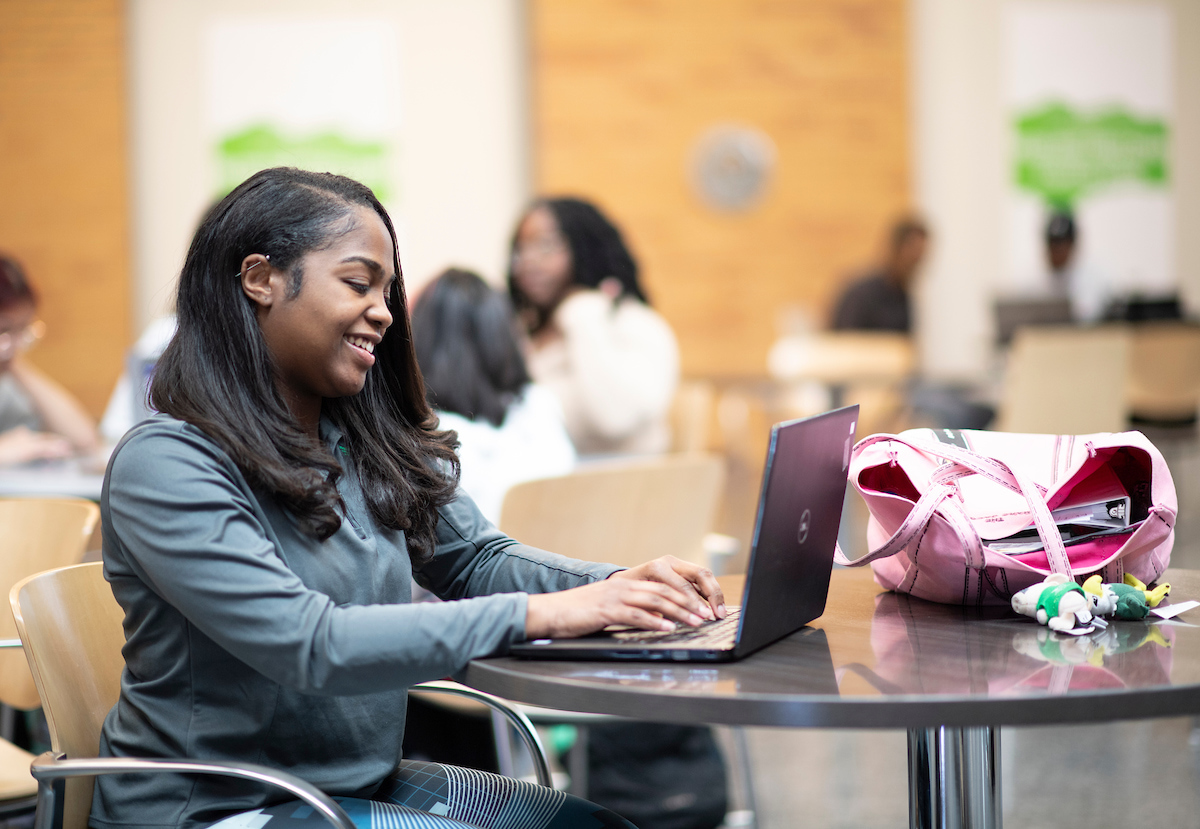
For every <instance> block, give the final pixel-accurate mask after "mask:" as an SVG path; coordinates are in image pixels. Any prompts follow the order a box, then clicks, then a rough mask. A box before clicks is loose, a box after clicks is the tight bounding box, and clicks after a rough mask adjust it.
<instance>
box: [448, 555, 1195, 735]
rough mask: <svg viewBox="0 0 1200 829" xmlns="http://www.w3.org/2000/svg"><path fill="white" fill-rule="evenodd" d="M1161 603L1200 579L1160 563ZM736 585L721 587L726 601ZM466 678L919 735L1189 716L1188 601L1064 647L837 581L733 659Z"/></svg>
mask: <svg viewBox="0 0 1200 829" xmlns="http://www.w3.org/2000/svg"><path fill="white" fill-rule="evenodd" d="M1165 578H1166V580H1167V581H1170V582H1171V584H1172V585H1173V588H1172V591H1171V599H1172V600H1174V601H1177V602H1178V601H1183V600H1186V599H1192V598H1200V571H1191V570H1170V571H1168V572H1167V574H1166V577H1165ZM739 591H740V587H739V585H738V584H737V583H736V582H732V581H730V580H727V588H726V592H727V596H728V597H729V598H730V600H731V601H736V599H735V598H734V597H735V596H737V595H738V593H739ZM465 680H466V682H467V684H469V685H472V686H474V687H476V688H480V689H482V690H485V691H488V692H491V693H495V694H498V695H500V696H504V697H508V698H510V699H515V700H518V701H521V702H527V703H531V704H534V705H544V706H550V707H557V708H563V709H568V710H579V711H592V712H597V713H605V714H618V715H623V716H629V717H636V718H639V719H652V720H665V721H671V722H708V723H725V724H741V725H780V726H814V727H839V728H843V727H844V728H921V727H928V726H933V725H954V726H961V725H1001V724H1034V723H1052V722H1088V721H1101V720H1116V719H1133V718H1141V717H1157V716H1175V715H1180V714H1188V713H1200V608H1198V609H1195V610H1191V611H1188V612H1186V613H1183V614H1181V615H1180V616H1179V617H1177V618H1176V619H1175V620H1173V623H1162V624H1153V625H1150V624H1145V623H1143V622H1114V623H1112V624H1111V625H1110V627H1109V629H1108V630H1107V631H1105V632H1097V633H1094V634H1091V635H1089V636H1085V637H1081V638H1076V637H1069V636H1064V635H1062V634H1056V633H1053V632H1051V631H1049V630H1048V629H1047V628H1044V627H1041V626H1040V625H1038V624H1037V623H1036V622H1034V621H1033V620H1032V619H1028V618H1026V617H1023V616H1019V615H1017V614H1015V613H1013V612H1012V611H1011V610H1009V609H1007V608H1004V607H999V608H983V609H976V608H963V607H957V606H949V605H939V604H933V603H931V602H925V601H922V600H920V599H913V598H910V597H908V596H902V595H898V594H895V593H890V592H885V591H883V590H881V588H879V587H878V586H877V585H876V584H875V583H874V581H873V579H872V577H871V573H870V571H869V570H865V569H864V570H837V571H835V572H834V574H833V581H832V585H831V587H830V595H829V602H828V604H827V607H826V611H825V614H824V615H823V616H822V617H821V618H820V619H818V620H816V621H815V622H814V623H813V624H812V625H810V626H809V627H807V628H804V629H803V630H801V631H799V632H797V633H795V634H793V635H792V636H789V637H787V638H785V639H783V640H780V641H779V642H776V643H775V644H773V645H771V646H769V647H767V648H765V649H764V650H762V651H759V652H758V653H755V654H753V655H751V656H750V657H748V658H746V659H744V660H741V661H740V662H735V663H726V664H721V665H713V664H711V663H709V664H694V663H689V664H673V663H661V662H659V663H654V662H616V663H614V662H608V663H599V662H551V661H545V662H542V661H531V660H518V659H513V658H500V659H488V660H478V661H476V662H473V663H472V664H471V665H470V666H469V667H468V669H467V672H466V676H465Z"/></svg>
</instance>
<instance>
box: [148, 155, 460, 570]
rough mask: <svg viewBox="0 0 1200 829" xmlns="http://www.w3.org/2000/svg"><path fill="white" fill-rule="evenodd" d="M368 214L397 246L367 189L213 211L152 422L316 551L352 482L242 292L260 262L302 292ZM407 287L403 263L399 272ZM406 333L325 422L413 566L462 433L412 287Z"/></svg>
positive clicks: (321, 191)
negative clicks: (449, 427) (278, 369)
mask: <svg viewBox="0 0 1200 829" xmlns="http://www.w3.org/2000/svg"><path fill="white" fill-rule="evenodd" d="M356 206H362V207H367V208H369V209H371V210H373V211H374V212H375V213H376V214H377V215H378V216H379V218H380V219H382V220H383V223H384V225H385V226H386V227H387V230H388V234H389V235H390V236H391V237H392V246H393V247H392V249H393V251H394V250H396V247H395V245H396V232H395V229H394V228H393V227H392V221H391V219H390V218H389V217H388V214H387V211H385V210H384V209H383V205H381V204H380V203H379V200H378V199H376V198H375V195H374V194H373V193H372V192H371V191H370V190H369V189H368V188H367V187H364V186H363V185H361V184H359V183H358V182H356V181H353V180H351V179H348V178H344V177H342V176H336V175H332V174H330V173H311V172H307V171H304V170H297V169H293V168H286V167H279V168H275V169H271V170H263V171H262V172H259V173H255V174H254V175H253V176H251V177H250V178H249V179H247V180H246V181H244V182H243V183H242V184H240V185H238V187H237V188H235V189H234V190H233V192H231V193H230V194H229V195H228V196H226V197H225V198H224V199H222V200H221V202H220V203H218V204H217V205H216V206H215V207H214V208H212V209H211V210H210V211H209V213H208V215H207V216H206V217H205V219H204V221H203V223H202V224H201V225H200V228H199V229H198V230H197V231H196V235H195V238H193V239H192V245H191V248H190V249H189V250H188V254H187V260H186V261H185V262H184V266H183V272H182V273H181V275H180V278H179V293H178V300H177V306H178V307H177V313H178V317H179V328H178V330H177V332H176V334H175V337H174V338H173V339H172V340H171V342H170V344H169V345H168V346H167V349H166V351H164V352H163V355H162V357H161V358H160V359H159V361H158V364H157V366H156V368H155V372H154V379H153V383H152V386H151V391H150V400H151V403H152V404H153V406H154V408H156V409H158V410H159V411H162V412H166V413H168V414H170V415H172V416H174V417H176V418H179V419H180V420H183V421H186V422H188V423H190V424H192V425H193V426H195V427H196V428H198V429H200V430H201V431H203V432H204V433H205V434H207V435H208V436H209V437H210V438H212V439H213V440H214V441H216V443H217V444H218V445H219V446H220V447H221V448H222V449H224V450H225V451H226V452H227V453H228V454H229V457H230V458H232V459H233V461H234V463H236V464H237V465H238V468H239V469H240V470H241V471H242V474H243V475H245V477H246V480H247V482H248V483H249V484H250V485H251V486H252V487H254V488H255V489H257V490H260V491H262V492H265V493H266V494H268V495H270V496H272V497H274V498H275V499H277V500H278V502H279V503H280V504H281V505H283V506H284V507H285V508H287V509H288V510H289V511H290V512H291V513H292V514H293V515H294V516H295V517H296V518H297V521H298V523H299V526H300V527H301V529H302V530H303V531H304V532H305V533H307V534H309V535H311V536H313V537H315V538H318V539H322V540H324V539H326V538H328V537H329V536H331V535H332V534H333V533H334V532H335V531H336V530H337V528H338V527H339V526H340V525H341V520H342V519H341V515H342V513H344V511H345V505H344V504H343V503H342V500H341V497H340V496H339V495H338V492H337V486H336V484H337V480H338V478H339V477H340V475H341V471H342V468H341V466H340V464H339V463H338V461H337V459H335V458H334V457H333V455H332V454H330V452H329V450H328V449H327V448H326V447H325V446H323V445H322V444H321V443H320V442H319V441H317V440H315V439H313V438H312V437H311V436H310V435H308V434H306V433H305V432H304V431H303V430H302V429H301V428H300V426H299V423H298V422H297V421H296V419H295V418H294V417H293V416H292V413H291V411H290V410H289V409H288V407H287V404H286V403H285V402H284V400H283V398H282V397H281V396H280V394H279V391H278V389H277V388H276V385H275V376H274V368H273V362H272V358H271V353H270V351H268V349H267V346H266V343H265V342H264V340H263V337H262V332H261V331H260V330H259V327H258V322H257V320H256V316H255V309H254V307H253V305H252V302H251V300H250V299H249V298H248V297H247V296H246V295H245V294H244V293H243V291H242V283H241V280H240V279H239V278H238V274H239V271H240V270H241V267H242V261H243V260H244V259H245V258H246V257H247V256H249V255H250V254H254V253H260V254H264V255H267V256H270V257H271V266H272V267H274V268H277V269H280V270H282V271H285V272H287V273H288V276H289V282H290V284H289V294H290V296H292V297H294V296H296V295H297V294H298V293H299V292H300V291H301V290H302V289H303V276H304V274H303V272H302V267H301V266H302V263H303V259H304V256H305V255H306V254H307V253H309V252H310V251H313V250H319V249H321V248H322V246H324V245H326V244H328V243H329V241H330V239H331V238H332V237H333V236H334V235H336V234H337V233H339V232H342V231H344V230H345V229H346V228H347V226H348V225H347V223H348V222H349V221H351V220H352V216H351V214H352V212H353V210H354V208H355V207H356ZM394 265H395V269H396V274H397V276H399V275H400V273H401V271H400V260H399V256H398V255H397V257H396V261H395V262H394ZM389 291H390V295H389V297H388V301H389V305H390V307H391V310H392V315H393V318H394V321H393V323H392V325H391V327H389V328H388V329H387V331H386V333H385V334H384V337H383V341H382V342H381V343H380V344H379V345H378V346H376V348H375V365H374V366H372V367H371V369H370V371H368V372H367V379H366V384H365V386H364V388H363V390H362V391H361V392H359V393H358V394H356V395H354V396H353V397H342V398H327V399H326V400H325V401H324V404H323V406H322V414H323V415H324V416H326V417H328V418H329V419H330V420H331V421H332V422H333V423H334V424H335V425H336V426H337V427H338V428H339V429H341V431H342V432H343V434H344V435H345V436H346V440H347V446H348V450H349V459H350V462H351V463H353V464H354V466H355V468H356V469H357V470H358V475H359V478H360V481H361V484H362V489H363V494H364V496H365V498H366V503H367V506H368V507H369V509H370V510H371V514H372V515H373V516H374V517H375V520H376V521H377V522H378V523H379V524H380V525H381V526H384V527H388V528H391V529H397V530H403V531H404V532H405V534H406V538H407V542H408V547H409V555H410V556H411V557H412V559H413V562H414V564H418V563H421V562H423V561H424V560H426V559H427V558H428V557H429V555H431V554H432V550H433V544H434V537H435V528H436V523H437V508H438V507H439V506H441V505H443V504H446V503H448V502H449V501H450V500H451V499H452V498H453V497H454V490H455V487H456V484H457V477H458V461H457V458H456V456H455V454H454V440H455V436H454V433H453V432H449V433H447V432H439V431H437V430H436V420H435V418H434V417H433V413H432V412H431V411H430V409H429V406H428V404H426V402H425V387H424V385H423V383H422V380H421V372H420V369H419V368H418V367H417V359H416V355H415V354H414V352H413V346H412V334H411V331H410V329H409V323H408V313H407V308H406V304H405V297H404V287H403V283H402V282H401V281H400V279H397V280H395V282H393V284H392V287H391V288H390V289H389Z"/></svg>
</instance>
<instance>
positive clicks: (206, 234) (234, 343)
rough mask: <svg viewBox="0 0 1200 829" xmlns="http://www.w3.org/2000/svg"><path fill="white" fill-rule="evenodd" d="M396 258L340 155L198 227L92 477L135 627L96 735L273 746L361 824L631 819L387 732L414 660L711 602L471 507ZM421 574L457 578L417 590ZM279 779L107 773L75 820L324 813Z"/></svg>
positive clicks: (126, 745)
mask: <svg viewBox="0 0 1200 829" xmlns="http://www.w3.org/2000/svg"><path fill="white" fill-rule="evenodd" d="M400 274H401V271H400V263H399V260H398V258H397V255H396V237H395V232H394V230H393V228H392V223H391V220H390V219H389V218H388V215H387V213H386V211H384V209H383V207H382V206H381V205H380V204H379V202H378V201H377V200H376V199H375V197H374V195H373V194H372V193H371V191H370V190H368V189H367V188H366V187H363V186H362V185H360V184H358V183H357V182H354V181H351V180H349V179H346V178H342V177H339V176H333V175H329V174H318V173H308V172H304V171H300V170H292V169H273V170H264V171H263V172H261V173H257V174H255V175H254V176H253V177H251V178H250V179H249V180H247V181H246V182H244V183H243V184H242V185H240V186H239V187H238V188H236V189H235V190H234V191H233V192H232V193H230V194H229V196H227V197H226V198H225V199H224V200H223V201H222V202H221V203H220V204H218V205H217V206H216V207H215V208H213V210H212V211H211V212H210V214H209V215H208V216H207V217H206V219H205V220H204V222H203V224H202V225H201V226H200V228H199V230H198V231H197V232H196V236H195V239H194V240H193V241H192V245H191V248H190V249H189V251H188V256H187V259H186V261H185V264H184V267H183V272H182V274H181V276H180V282H179V295H178V302H177V307H178V317H179V327H178V331H177V333H176V334H175V337H174V339H172V341H171V343H170V345H168V347H167V349H166V351H165V352H164V353H163V356H162V358H161V359H160V360H159V362H158V366H157V369H156V372H155V375H154V379H153V383H152V387H151V402H152V403H153V405H154V407H155V408H156V409H157V410H158V411H159V412H160V413H159V414H157V415H155V416H154V417H152V418H150V419H149V420H147V421H145V422H143V423H142V424H140V425H138V426H136V427H135V428H134V429H132V430H131V431H130V432H129V433H128V434H127V435H126V436H125V438H124V439H123V440H122V442H121V443H120V444H119V445H118V446H117V448H116V450H114V452H113V456H112V459H111V461H110V463H109V469H108V473H107V476H106V481H105V486H104V494H103V497H102V500H101V511H102V513H103V519H104V521H103V525H104V568H105V575H106V577H107V578H108V579H109V581H110V582H111V583H112V587H113V594H114V595H115V596H116V598H117V601H118V602H119V603H120V604H121V606H122V607H123V608H124V610H125V631H126V639H127V642H126V646H125V649H124V656H125V661H126V671H125V673H124V676H123V677H122V683H121V696H120V699H119V701H118V703H117V705H116V706H115V707H114V709H113V710H112V712H111V713H110V714H109V716H108V718H107V720H106V721H105V725H104V730H103V733H102V737H101V752H102V753H103V754H107V755H116V756H139V757H189V758H193V759H197V760H235V761H243V762H254V763H260V764H265V765H269V766H275V767H278V768H284V769H287V770H288V771H290V772H292V773H293V774H297V775H299V776H300V777H302V778H304V779H306V780H308V781H310V782H311V783H313V784H314V785H316V786H318V787H319V788H321V789H322V790H324V791H326V792H328V793H330V794H331V795H334V796H336V797H339V798H341V799H342V800H343V802H344V803H345V804H346V805H347V810H348V811H349V812H350V813H351V815H352V816H353V817H354V819H355V820H356V821H359V822H360V825H362V826H364V827H370V826H372V822H373V821H377V822H378V825H380V826H383V825H387V826H389V827H415V826H421V827H425V826H436V827H470V826H475V827H485V829H486V828H488V827H493V826H498V825H505V826H508V825H521V826H527V827H535V828H536V827H550V828H551V829H567V827H582V826H595V825H598V824H599V825H608V826H622V825H625V826H627V825H629V824H628V823H626V822H625V821H623V820H621V819H620V818H618V817H616V816H615V815H611V814H610V813H606V812H605V811H604V810H602V809H600V808H599V807H597V806H595V805H594V804H590V803H587V802H586V801H582V800H579V799H577V798H572V797H569V796H567V795H565V794H562V793H559V792H554V791H552V790H549V789H541V788H539V787H536V786H532V785H530V784H524V783H518V782H516V781H512V780H503V779H501V778H497V777H494V776H491V775H486V774H482V773H479V772H468V771H465V770H461V769H453V768H450V767H447V766H441V765H438V764H433V763H417V762H412V761H406V760H403V759H402V758H401V756H400V746H401V741H402V737H403V732H404V720H405V706H406V698H407V688H408V687H409V686H410V685H412V684H414V683H417V682H421V681H424V680H428V679H434V678H438V677H444V676H448V675H451V674H454V673H455V672H457V671H459V670H461V669H462V668H463V667H464V666H465V665H466V663H467V662H468V661H469V660H471V659H473V658H476V657H480V656H487V655H491V654H500V653H504V652H505V650H506V649H507V648H508V647H509V645H510V644H511V643H513V642H516V641H520V640H521V639H523V638H525V637H527V636H528V637H531V638H532V637H541V636H570V635H580V634H584V633H588V632H591V631H595V630H598V629H600V628H602V627H604V626H605V625H607V624H612V623H623V624H632V625H637V626H642V627H650V628H656V629H669V628H670V627H673V626H674V625H675V624H676V623H683V624H697V623H698V622H699V621H700V619H701V618H702V617H708V618H712V617H713V616H714V615H721V614H723V613H724V608H723V604H722V602H723V598H722V596H721V593H720V588H719V587H717V585H716V581H715V579H713V577H712V575H711V573H708V572H707V571H705V570H702V569H701V568H698V567H696V566H694V565H690V564H686V563H684V562H680V561H677V560H674V559H664V560H658V561H655V562H651V563H649V564H645V565H642V566H640V567H637V568H633V569H631V570H623V571H619V570H618V569H617V568H616V567H613V566H611V565H605V564H593V563H588V562H582V561H575V560H572V559H567V558H563V557H561V556H555V555H552V554H549V553H545V552H543V551H540V550H535V549H532V548H529V547H525V546H522V545H521V544H519V543H518V542H517V541H514V540H513V539H511V538H508V537H506V536H504V535H503V534H501V533H500V532H499V531H498V530H496V528H495V527H493V526H492V525H491V524H490V523H488V521H487V520H486V519H484V518H483V516H482V515H481V514H480V512H479V510H478V509H477V508H476V506H475V505H474V503H473V502H472V501H471V499H470V498H469V497H468V496H467V495H465V494H464V493H462V492H461V491H460V490H459V488H458V486H457V480H458V465H457V459H456V456H455V451H454V450H455V435H454V433H453V432H445V431H439V430H438V428H437V420H436V418H435V417H434V416H433V414H432V412H431V410H430V409H429V407H428V405H427V403H426V402H425V389H424V385H423V382H422V379H421V373H420V371H419V369H418V367H417V362H416V358H415V355H414V351H413V345H412V334H411V331H410V329H409V321H408V320H409V316H408V311H407V308H406V305H405V297H404V289H403V285H402V282H401V275H400ZM413 578H415V579H416V580H417V581H418V582H419V583H420V584H421V585H422V586H424V587H426V588H427V589H429V590H431V591H432V592H434V593H435V594H437V595H438V596H440V597H441V598H443V599H446V600H447V601H444V602H442V603H432V604H417V605H414V604H412V603H411V595H410V586H411V579H413ZM279 800H280V793H279V792H275V791H272V790H270V789H268V788H266V787H263V786H260V785H258V784H254V783H249V782H245V783H241V782H238V783H234V782H229V781H225V780H222V781H221V782H219V783H215V782H212V781H210V780H206V779H196V780H190V779H185V778H183V777H173V776H155V777H152V778H137V777H133V776H122V777H119V778H115V777H108V778H100V779H98V780H97V784H96V796H95V801H94V804H93V808H92V815H91V825H93V826H97V827H113V829H116V827H125V829H128V827H129V826H130V825H134V824H136V825H144V826H151V825H153V826H188V827H193V826H196V827H199V826H211V825H214V824H216V823H219V822H222V821H223V820H225V819H229V820H230V821H231V823H230V824H227V825H228V826H232V825H238V826H244V825H249V824H248V823H247V821H251V822H253V825H255V826H264V825H265V826H266V827H267V829H286V827H290V826H292V825H293V824H296V825H299V824H305V825H309V824H311V823H312V821H313V820H318V819H317V818H315V817H311V816H309V817H304V816H303V815H304V810H298V809H297V804H296V803H295V802H283V803H281V802H279ZM481 803H485V804H487V806H486V808H482V809H481V808H480V804H481ZM256 810H262V811H261V812H258V811H256ZM430 810H432V812H433V814H430V813H429V812H430ZM248 811H253V812H255V813H254V815H252V816H251V815H247V814H246V813H247V812H248ZM298 815H300V816H298Z"/></svg>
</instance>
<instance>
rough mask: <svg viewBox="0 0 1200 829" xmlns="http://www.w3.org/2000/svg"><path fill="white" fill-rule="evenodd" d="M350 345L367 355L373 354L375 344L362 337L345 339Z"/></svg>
mask: <svg viewBox="0 0 1200 829" xmlns="http://www.w3.org/2000/svg"><path fill="white" fill-rule="evenodd" d="M346 339H347V340H348V341H349V343H350V345H356V346H358V347H359V348H361V349H362V350H363V351H365V352H367V353H368V354H374V353H375V343H373V342H371V341H370V340H367V339H364V338H362V337H347V338H346Z"/></svg>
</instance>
